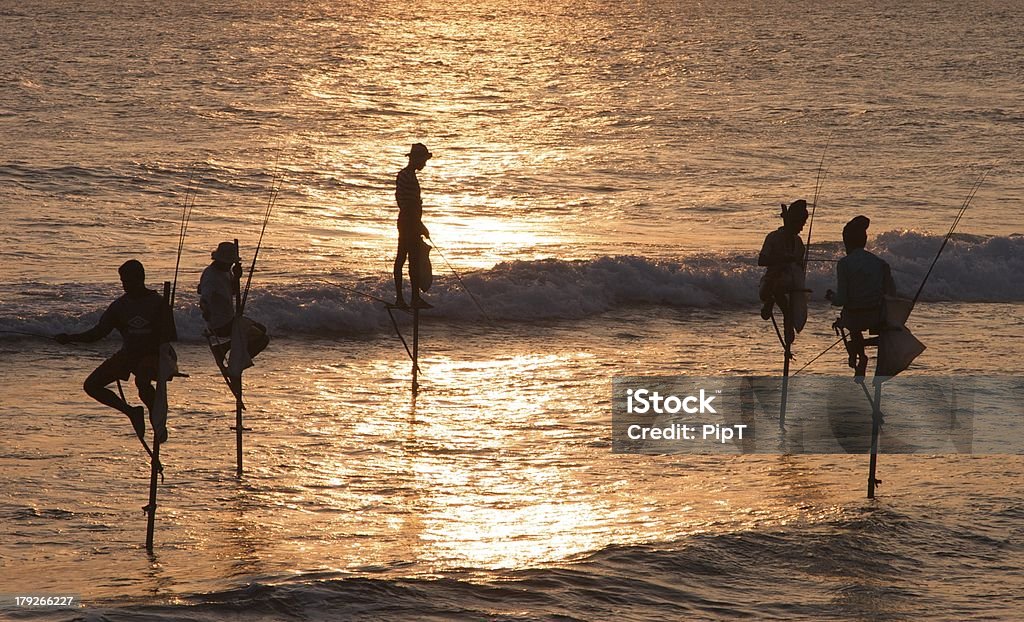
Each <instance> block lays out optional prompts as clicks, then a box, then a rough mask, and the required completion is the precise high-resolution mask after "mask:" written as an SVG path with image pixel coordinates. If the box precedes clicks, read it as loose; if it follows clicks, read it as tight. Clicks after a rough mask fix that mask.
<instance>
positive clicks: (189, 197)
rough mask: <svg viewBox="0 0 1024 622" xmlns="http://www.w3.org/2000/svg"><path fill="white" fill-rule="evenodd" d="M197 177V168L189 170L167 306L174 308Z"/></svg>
mask: <svg viewBox="0 0 1024 622" xmlns="http://www.w3.org/2000/svg"><path fill="white" fill-rule="evenodd" d="M194 177H195V167H194V166H193V167H192V168H190V169H189V173H188V186H187V187H186V188H185V202H184V204H183V205H182V207H181V226H180V227H179V228H178V258H177V260H176V261H175V262H174V285H173V286H171V296H170V299H169V300H168V302H167V306H169V307H170V308H172V309H173V308H174V294H175V293H177V291H178V269H179V267H180V266H181V253H182V251H183V250H184V248H185V236H186V234H187V233H188V224H189V222H190V221H191V220H192V208H193V207H195V204H196V196H198V194H199V188H193V186H192V181H193V179H194Z"/></svg>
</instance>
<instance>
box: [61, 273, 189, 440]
mask: <svg viewBox="0 0 1024 622" xmlns="http://www.w3.org/2000/svg"><path fill="white" fill-rule="evenodd" d="M118 273H119V274H120V275H121V285H122V287H124V291H125V293H124V295H123V296H121V297H120V298H118V299H117V300H115V301H114V302H113V303H111V305H110V306H109V307H108V308H107V310H106V311H105V312H104V313H103V315H102V316H101V317H100V321H99V323H98V324H96V326H94V327H93V328H90V329H89V330H87V331H85V332H82V333H75V334H70V335H69V334H67V333H60V334H59V335H56V336H55V337H54V339H55V340H57V342H59V343H62V344H65V343H73V342H85V343H88V342H92V341H99V340H100V339H102V338H104V337H106V336H107V335H109V334H110V332H111V331H112V330H114V329H117V331H118V332H119V333H121V339H122V342H123V344H122V346H121V349H120V350H118V351H117V352H116V353H115V354H114V355H113V356H111V357H110V358H108V359H107V360H106V361H104V362H103V363H101V364H100V366H99V367H97V368H96V370H95V371H93V372H92V373H91V374H89V377H88V378H86V379H85V384H84V385H83V386H84V388H85V392H86V393H87V394H89V396H90V397H92V398H93V399H95V400H96V401H98V402H100V403H101V404H105V405H107V406H110V407H111V408H114V409H117V410H119V411H121V412H123V413H124V414H125V415H127V416H128V419H129V420H131V422H132V427H133V428H134V429H135V434H136V435H137V436H138V437H139V440H141V441H143V443H145V433H146V417H145V414H146V408H148V409H149V412H150V423H151V424H153V425H154V436H155V438H156V439H157V441H158V442H160V443H163V442H164V441H166V440H167V424H166V421H161V422H160V423H159V425H157V424H156V423H155V422H153V405H154V402H155V401H156V388H155V387H154V386H153V383H154V382H156V381H157V376H158V369H159V358H160V346H161V344H164V343H170V342H172V341H174V340H176V339H177V333H176V331H175V327H174V316H173V314H172V313H171V309H170V307H168V306H167V302H166V301H165V300H164V298H163V296H161V295H160V294H158V293H157V292H155V291H153V290H151V289H149V288H147V287H146V271H145V268H143V266H142V264H141V263H140V262H138V261H136V260H135V259H132V260H129V261H126V262H124V264H122V265H121V267H120V268H118ZM172 356H173V350H172ZM130 375H134V376H135V386H136V387H137V388H138V391H139V398H140V399H142V402H143V404H145V405H146V408H143V407H142V406H135V407H133V406H130V405H129V404H128V403H127V402H125V401H124V400H123V399H122V398H121V397H120V396H118V395H117V394H116V393H114V392H113V391H111V390H110V389H108V388H107V385H109V384H111V383H113V382H116V381H118V380H128V377H129V376H130Z"/></svg>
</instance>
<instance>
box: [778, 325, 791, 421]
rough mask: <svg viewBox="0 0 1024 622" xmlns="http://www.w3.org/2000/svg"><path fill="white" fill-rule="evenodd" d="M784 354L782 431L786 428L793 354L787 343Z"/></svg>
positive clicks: (780, 410) (780, 407) (781, 404)
mask: <svg viewBox="0 0 1024 622" xmlns="http://www.w3.org/2000/svg"><path fill="white" fill-rule="evenodd" d="M784 352H785V354H784V356H785V358H786V360H785V362H783V363H782V400H781V401H780V402H779V427H780V428H782V429H785V427H786V400H787V399H788V398H789V359H790V353H791V352H792V350H791V344H790V343H789V342H786V345H785V350H784Z"/></svg>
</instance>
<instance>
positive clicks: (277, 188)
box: [239, 176, 281, 310]
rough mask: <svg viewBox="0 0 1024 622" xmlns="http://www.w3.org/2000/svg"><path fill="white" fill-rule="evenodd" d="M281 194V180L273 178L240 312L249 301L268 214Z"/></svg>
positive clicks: (268, 220) (268, 218) (268, 217)
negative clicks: (250, 288)
mask: <svg viewBox="0 0 1024 622" xmlns="http://www.w3.org/2000/svg"><path fill="white" fill-rule="evenodd" d="M280 192H281V180H280V179H279V178H278V177H276V176H275V177H274V179H273V180H271V182H270V198H269V199H268V200H267V210H266V212H265V213H264V214H263V228H262V229H260V239H259V241H257V242H256V250H255V251H253V254H252V264H251V265H250V266H249V276H248V278H247V279H246V280H245V293H244V294H243V295H242V300H241V305H240V306H239V309H240V310H244V309H245V303H246V301H247V300H248V299H249V287H250V286H251V285H252V275H253V272H255V271H256V257H257V256H259V254H260V247H261V246H262V245H263V235H264V234H265V233H266V232H267V223H268V222H270V214H271V212H273V211H274V205H275V204H276V203H277V195H278V194H280Z"/></svg>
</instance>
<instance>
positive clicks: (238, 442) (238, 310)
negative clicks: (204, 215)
mask: <svg viewBox="0 0 1024 622" xmlns="http://www.w3.org/2000/svg"><path fill="white" fill-rule="evenodd" d="M240 256H241V255H240V254H239V249H238V238H235V257H240ZM253 262H254V263H253V265H254V266H255V257H254V258H253ZM251 276H252V273H251V272H250V277H251ZM241 285H242V282H241V274H239V278H238V279H237V280H236V281H235V321H236V322H240V321H242V287H241ZM231 355H232V356H234V352H232V353H231ZM231 380H232V382H234V383H235V387H234V388H235V475H236V476H237V477H242V371H241V370H239V372H238V377H237V378H232V379H231Z"/></svg>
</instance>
